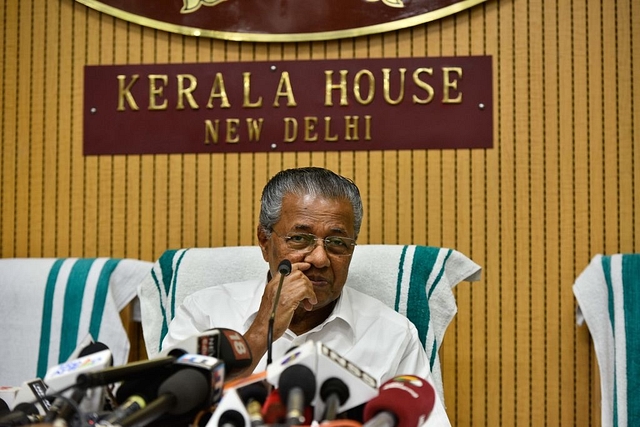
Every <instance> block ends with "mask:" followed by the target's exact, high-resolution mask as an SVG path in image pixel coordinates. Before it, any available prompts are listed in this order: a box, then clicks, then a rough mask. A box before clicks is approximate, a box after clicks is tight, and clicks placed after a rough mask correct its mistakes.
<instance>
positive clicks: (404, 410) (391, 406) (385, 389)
mask: <svg viewBox="0 0 640 427" xmlns="http://www.w3.org/2000/svg"><path fill="white" fill-rule="evenodd" d="M435 401H436V393H435V390H434V388H433V386H432V385H431V384H429V383H428V382H427V381H425V380H424V379H422V378H420V377H417V376H414V375H400V376H397V377H395V378H392V379H391V380H389V381H387V382H385V383H384V384H382V386H380V393H379V394H378V396H376V397H374V398H373V399H371V400H370V401H369V402H367V404H366V405H365V407H364V421H365V422H366V421H369V420H370V419H372V418H373V417H374V416H375V415H376V414H378V413H380V412H390V413H392V414H393V415H394V416H395V417H396V419H397V421H398V422H397V424H396V427H415V426H417V425H421V424H423V423H424V422H425V421H426V420H427V418H429V415H430V414H431V411H432V410H433V407H434V405H435Z"/></svg>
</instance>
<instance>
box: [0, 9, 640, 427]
mask: <svg viewBox="0 0 640 427" xmlns="http://www.w3.org/2000/svg"><path fill="white" fill-rule="evenodd" d="M0 22H1V23H2V25H1V26H0V27H1V29H0V34H1V35H0V37H1V40H2V42H1V43H2V55H1V62H2V65H1V70H0V80H1V86H0V101H1V109H0V138H1V145H0V167H1V170H2V175H1V180H0V256H2V257H50V256H60V257H61V256H115V257H131V258H141V259H145V260H154V259H156V258H157V257H158V256H159V255H160V254H161V252H162V251H163V250H164V249H166V248H177V247H189V246H223V245H249V244H254V243H256V239H255V232H254V231H255V225H256V221H257V208H258V199H259V196H260V190H261V188H262V186H263V184H264V183H265V181H266V180H267V179H268V178H269V177H270V176H271V175H273V174H274V173H275V172H276V171H279V170H281V169H282V168H286V167H291V166H304V165H319V166H326V167H329V168H332V169H334V170H336V171H338V172H340V173H342V174H344V175H347V176H349V177H352V178H354V179H355V181H356V182H357V184H358V185H359V186H360V188H361V190H362V194H363V197H364V202H365V209H366V216H365V221H364V224H363V229H362V233H361V236H360V243H416V244H429V245H434V246H446V247H452V248H456V249H458V250H460V251H461V252H463V253H465V254H467V255H468V256H470V257H471V258H472V259H474V260H475V261H476V262H478V263H479V264H481V265H482V266H483V267H484V274H483V279H482V281H480V282H477V283H474V284H472V285H471V284H468V283H463V284H461V285H460V286H459V287H458V288H457V289H456V296H457V300H458V304H459V313H458V315H457V317H456V319H455V321H454V322H453V324H452V326H451V327H450V328H449V330H448V331H447V336H446V339H445V343H444V345H443V373H444V380H445V389H446V403H447V406H448V411H449V413H450V417H451V419H452V422H453V423H454V425H456V426H459V427H467V426H546V425H549V426H552V425H562V426H589V425H592V426H595V425H599V394H598V391H597V389H598V383H597V381H598V380H597V376H596V375H597V368H596V366H597V365H596V360H595V357H594V354H593V351H592V349H591V342H590V338H589V334H588V331H587V329H586V328H585V327H577V326H576V325H575V300H574V298H573V294H572V291H571V285H572V283H573V280H574V278H575V277H576V276H577V274H579V273H580V272H581V271H582V269H583V268H584V267H585V266H586V265H587V264H588V262H589V260H590V259H591V257H592V256H594V255H595V254H597V253H606V254H611V253H616V252H638V251H639V250H640V240H639V238H638V231H639V230H640V216H638V215H636V212H637V211H638V208H639V207H640V206H639V205H640V203H639V200H640V188H639V186H638V185H637V182H638V178H639V176H640V146H639V141H640V137H639V134H640V127H637V126H636V125H637V124H638V123H640V104H639V103H636V102H635V98H636V94H638V95H640V83H638V82H640V3H638V2H637V1H635V0H618V1H614V2H612V1H604V2H601V1H596V0H583V1H579V0H571V1H560V0H547V1H544V0H500V1H498V0H489V1H488V2H486V3H483V4H481V5H479V6H476V7H474V8H472V9H470V10H467V11H464V12H461V13H459V14H457V15H454V16H451V17H448V18H445V19H442V20H439V21H436V22H433V23H429V24H425V25H420V26H417V27H414V28H410V29H406V30H401V31H397V32H390V33H385V34H380V35H373V36H369V37H361V38H355V39H344V40H339V41H328V42H311V43H291V44H279V43H275V44H260V43H237V42H227V41H221V40H212V39H196V38H189V37H184V36H180V35H175V34H168V33H164V32H161V31H156V30H153V29H148V28H142V27H140V26H138V25H135V24H130V23H127V22H124V21H120V20H118V19H115V18H112V17H110V16H107V15H104V14H101V13H98V12H96V11H93V10H91V9H88V8H87V7H85V6H83V5H81V4H79V3H76V2H74V1H72V0H55V1H37V0H26V1H25V0H23V1H6V2H3V4H2V5H1V6H0ZM450 55H461V56H464V55H492V56H493V59H494V82H495V86H494V100H495V102H494V105H495V119H494V120H495V147H494V148H493V149H488V150H457V151H453V150H446V151H439V150H430V151H422V150H415V151H392V150H390V151H384V152H380V151H372V152H340V153H336V152H327V153H313V154H310V153H304V152H301V153H287V154H282V153H260V154H226V155H206V154H198V155H193V154H185V155H155V156H154V155H145V156H103V157H83V156H82V105H83V104H82V101H83V85H82V83H83V66H84V65H86V64H140V63H144V64H152V63H183V62H224V61H254V60H274V61H275V60H282V59H287V60H292V59H310V58H311V59H317V60H322V59H327V58H343V59H349V58H380V57H384V58H393V57H422V56H450Z"/></svg>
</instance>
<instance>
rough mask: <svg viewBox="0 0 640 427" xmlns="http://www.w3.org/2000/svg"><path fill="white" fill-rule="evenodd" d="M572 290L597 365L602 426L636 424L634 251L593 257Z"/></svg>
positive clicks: (639, 409) (638, 287) (639, 363)
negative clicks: (590, 338) (587, 329)
mask: <svg viewBox="0 0 640 427" xmlns="http://www.w3.org/2000/svg"><path fill="white" fill-rule="evenodd" d="M573 293H574V295H575V297H576V300H577V302H578V309H577V322H578V324H579V325H581V324H582V323H583V322H584V321H586V322H587V326H588V328H589V332H590V333H591V337H592V338H593V344H594V347H595V352H596V357H597V359H598V365H599V368H600V388H601V394H602V396H601V397H602V404H601V408H602V426H604V427H609V426H613V427H627V426H636V425H639V423H640V358H639V357H638V355H639V354H640V254H626V255H623V254H615V255H596V256H595V257H594V258H593V259H592V260H591V262H590V263H589V265H588V266H587V268H586V269H585V270H584V271H583V272H582V273H581V274H580V276H578V278H577V279H576V281H575V283H574V285H573Z"/></svg>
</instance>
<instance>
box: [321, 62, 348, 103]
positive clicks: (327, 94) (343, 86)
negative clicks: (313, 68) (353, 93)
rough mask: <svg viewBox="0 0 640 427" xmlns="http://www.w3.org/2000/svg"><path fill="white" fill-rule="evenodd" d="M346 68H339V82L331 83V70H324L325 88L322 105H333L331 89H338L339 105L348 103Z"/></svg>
mask: <svg viewBox="0 0 640 427" xmlns="http://www.w3.org/2000/svg"><path fill="white" fill-rule="evenodd" d="M348 73H349V72H348V71H347V70H340V83H338V84H333V70H325V72H324V75H325V89H324V105H325V107H332V106H333V98H332V97H331V91H332V90H333V89H339V90H340V105H349V102H348V101H347V74H348Z"/></svg>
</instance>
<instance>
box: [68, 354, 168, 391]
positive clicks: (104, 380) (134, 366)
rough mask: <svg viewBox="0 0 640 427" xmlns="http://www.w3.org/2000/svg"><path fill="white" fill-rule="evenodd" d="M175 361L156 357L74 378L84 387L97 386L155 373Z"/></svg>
mask: <svg viewBox="0 0 640 427" xmlns="http://www.w3.org/2000/svg"><path fill="white" fill-rule="evenodd" d="M175 361H176V358H175V357H173V356H167V357H158V358H155V359H150V360H143V361H139V362H133V363H128V364H126V365H122V366H114V367H111V368H107V369H103V370H102V371H97V372H90V373H86V374H80V375H78V377H77V378H76V385H77V386H79V387H84V388H89V387H97V386H103V385H108V384H111V383H116V382H120V381H125V380H130V379H135V378H140V377H142V376H146V375H152V374H153V375H155V374H157V373H160V372H161V371H165V370H166V369H168V368H170V367H171V366H172V365H173V363H174V362H175Z"/></svg>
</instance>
